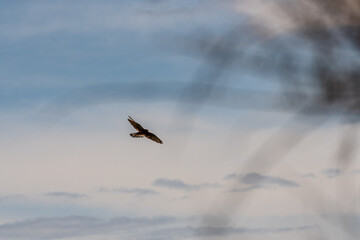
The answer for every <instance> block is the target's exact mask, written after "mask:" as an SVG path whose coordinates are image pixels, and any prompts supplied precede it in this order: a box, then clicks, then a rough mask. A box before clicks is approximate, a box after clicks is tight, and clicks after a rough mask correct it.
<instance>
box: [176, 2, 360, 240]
mask: <svg viewBox="0 0 360 240" xmlns="http://www.w3.org/2000/svg"><path fill="white" fill-rule="evenodd" d="M238 2H239V4H240V3H242V6H243V7H242V8H240V9H239V12H240V13H239V14H244V15H245V16H247V13H248V12H249V11H247V10H248V9H246V8H245V7H246V6H247V5H246V2H247V1H238ZM248 2H251V1H248ZM255 2H256V3H257V4H258V5H257V6H261V7H262V12H259V13H258V15H257V14H256V13H254V12H251V11H250V14H249V15H248V16H247V19H246V20H245V21H244V22H242V23H239V24H238V25H236V26H235V27H234V28H233V29H232V30H231V31H229V32H228V33H227V34H224V35H222V36H216V37H214V36H213V35H212V34H207V33H206V31H203V33H205V34H199V35H195V36H194V35H192V36H189V37H188V38H185V39H186V40H187V41H184V39H181V41H179V46H180V47H181V48H182V49H183V50H184V51H185V52H187V53H191V54H193V55H195V56H200V57H201V58H202V59H203V61H202V64H201V66H200V68H199V69H198V71H197V72H196V73H195V74H194V78H193V81H192V83H191V84H190V85H189V86H188V88H187V89H186V90H185V93H184V94H183V98H181V101H180V102H181V103H184V102H191V103H195V105H197V107H195V108H193V111H194V112H193V113H195V112H196V111H197V110H199V108H200V107H201V106H204V105H212V104H213V102H212V101H211V100H209V99H212V98H213V96H219V97H218V102H222V101H223V97H221V96H227V94H226V93H227V92H228V91H229V92H230V91H231V90H230V89H234V88H232V86H231V85H229V84H226V77H225V76H226V74H227V73H228V72H229V71H230V72H235V74H237V75H238V78H237V79H238V82H237V83H236V86H239V85H240V86H241V81H242V78H243V76H242V74H244V72H246V71H248V72H251V73H252V74H253V75H256V76H257V78H259V79H261V81H263V82H265V81H274V80H277V83H278V86H280V89H278V90H277V91H276V92H277V93H278V94H279V96H281V99H282V102H278V103H279V105H280V106H281V107H285V108H286V109H290V110H292V111H294V117H293V118H291V119H290V121H289V124H292V123H293V122H298V121H301V120H304V119H307V120H309V119H311V118H312V116H314V115H316V116H317V115H326V117H324V118H321V119H317V120H316V121H313V122H312V123H311V126H309V125H306V124H305V125H302V127H299V129H297V130H298V131H297V132H298V133H297V134H296V133H295V134H294V133H292V134H288V133H287V132H286V131H285V129H288V127H289V126H288V125H286V126H282V127H281V128H280V130H279V131H278V132H277V133H275V134H274V135H273V136H271V137H270V138H269V139H268V141H265V143H264V144H263V145H262V146H261V147H260V148H259V149H257V151H256V152H255V153H254V154H253V156H252V157H250V158H249V159H247V161H248V162H247V164H246V165H245V167H244V166H242V168H241V169H239V174H241V173H246V171H247V170H248V169H251V166H254V165H262V167H261V168H260V169H261V170H262V171H263V172H262V173H266V172H269V171H270V170H271V169H272V168H273V167H274V166H276V165H278V164H280V163H281V162H282V160H284V157H285V156H286V154H288V153H289V152H290V151H291V150H292V149H293V148H294V147H296V145H297V144H298V143H299V142H300V141H301V140H302V139H304V138H305V137H306V136H307V135H308V133H310V132H311V131H312V130H314V129H315V128H316V127H318V126H319V125H320V124H321V123H323V122H325V121H326V120H327V119H328V118H330V117H331V116H333V115H337V116H340V117H341V118H342V119H343V120H344V123H346V124H347V129H346V130H345V131H344V132H343V138H342V142H341V144H340V146H339V149H338V150H337V153H335V159H336V164H337V166H338V168H339V169H342V170H349V169H351V166H353V163H354V161H355V159H354V156H355V153H356V144H357V141H356V140H357V135H356V131H357V122H358V121H357V120H358V116H359V114H360V79H359V78H360V1H357V0H298V1H291V0H290V1H281V0H278V1H277V0H272V1H255ZM262 4H263V5H262ZM244 6H245V7H244ZM249 6H252V5H251V4H250V5H249ZM264 9H265V10H264ZM269 16H270V17H269ZM209 32H211V31H209ZM184 42H185V43H184ZM239 82H240V84H239ZM258 84H259V85H261V82H260V83H258ZM224 85H226V86H227V88H224V87H223V86H224ZM233 91H235V92H236V91H237V94H238V95H242V94H244V93H243V92H241V91H240V90H233ZM219 93H221V94H219ZM252 93H254V95H256V98H258V99H261V97H262V96H261V92H256V91H253V92H252V91H248V92H247V94H248V95H252ZM237 94H232V95H234V96H236V95H237ZM208 100H209V101H208ZM236 100H237V99H236V98H232V100H228V103H231V104H228V106H232V107H233V106H236V105H237V104H239V106H241V104H242V103H241V102H240V101H239V102H237V101H236ZM259 103H260V104H265V103H267V99H264V100H263V101H261V100H260V101H259ZM249 104H250V105H251V103H249ZM225 107H226V106H225ZM325 113H326V114H325ZM314 123H316V124H314ZM314 147H316V146H314ZM265 158H271V159H272V160H271V161H264V159H265ZM236 185H237V183H234V188H236ZM346 186H347V188H346V189H339V190H338V199H337V200H339V201H341V200H343V199H345V198H349V197H350V198H354V201H353V205H351V206H349V209H347V210H346V211H345V210H343V209H339V208H338V207H337V202H336V200H335V201H334V200H330V199H327V197H326V196H324V195H322V192H321V189H317V188H316V187H315V186H314V187H313V189H310V191H311V192H312V193H313V195H312V196H311V197H313V201H312V203H311V206H310V207H313V208H315V209H316V210H317V211H318V214H319V216H322V217H323V220H324V221H327V222H328V223H330V224H332V225H333V226H334V227H337V228H339V229H340V230H341V231H343V232H344V236H345V237H346V239H357V238H358V237H360V232H359V226H358V225H357V223H356V222H357V217H352V218H351V219H350V218H349V217H345V216H352V211H355V210H356V204H357V203H356V201H355V199H356V194H357V191H356V185H355V184H354V182H347V184H346ZM249 194H251V193H242V194H241V195H239V196H238V199H237V200H234V198H233V196H232V197H228V198H227V197H224V196H220V197H219V199H218V201H217V202H216V203H215V204H214V205H216V206H220V207H214V209H213V211H212V212H211V213H209V216H205V217H204V219H203V220H204V221H203V223H204V225H212V226H214V225H215V226H220V227H224V228H226V227H228V226H230V225H231V224H230V223H231V220H232V218H233V217H234V214H235V210H236V209H239V208H241V209H244V208H246V206H245V205H244V200H245V199H246V198H247V197H248V195H249ZM320 199H322V201H324V199H325V201H327V204H326V207H327V208H326V209H325V208H324V206H320V205H319V201H320ZM326 212H333V213H336V214H338V215H339V216H343V217H338V218H336V219H335V218H332V217H326V216H323V214H325V213H326ZM324 237H325V238H326V233H324Z"/></svg>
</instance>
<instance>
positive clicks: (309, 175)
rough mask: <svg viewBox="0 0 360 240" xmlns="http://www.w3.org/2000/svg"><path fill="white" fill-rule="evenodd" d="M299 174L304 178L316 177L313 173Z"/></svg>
mask: <svg viewBox="0 0 360 240" xmlns="http://www.w3.org/2000/svg"><path fill="white" fill-rule="evenodd" d="M301 176H302V177H304V178H315V177H316V176H315V174H313V173H306V174H302V175H301Z"/></svg>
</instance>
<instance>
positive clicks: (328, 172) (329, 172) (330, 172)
mask: <svg viewBox="0 0 360 240" xmlns="http://www.w3.org/2000/svg"><path fill="white" fill-rule="evenodd" d="M321 173H322V174H323V175H325V176H326V177H327V178H334V177H338V176H340V175H341V174H342V172H341V170H340V169H336V168H328V169H325V170H323V171H321Z"/></svg>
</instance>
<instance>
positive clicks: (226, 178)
mask: <svg viewBox="0 0 360 240" xmlns="http://www.w3.org/2000/svg"><path fill="white" fill-rule="evenodd" d="M239 176H240V175H238V174H236V173H231V174H228V175H226V176H225V177H224V178H223V179H224V180H231V179H236V178H238V177H239Z"/></svg>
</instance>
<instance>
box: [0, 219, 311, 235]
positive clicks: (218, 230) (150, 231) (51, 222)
mask: <svg viewBox="0 0 360 240" xmlns="http://www.w3.org/2000/svg"><path fill="white" fill-rule="evenodd" d="M312 228H314V226H299V227H274V228H247V227H226V228H223V227H194V226H188V225H187V224H186V223H185V222H182V220H181V219H177V218H173V217H154V218H141V217H138V218H129V217H119V218H114V219H110V220H104V219H99V218H93V217H88V216H68V217H53V218H36V219H32V220H24V221H18V222H13V223H7V224H3V225H0V238H1V239H36V240H39V239H44V240H45V239H59V238H75V237H76V238H77V239H79V238H82V239H85V238H89V237H91V236H96V237H100V238H101V236H105V235H106V236H107V237H109V236H114V237H115V236H118V237H120V236H121V237H122V238H126V239H137V240H148V239H149V240H150V239H179V238H189V237H210V236H227V235H237V234H261V235H262V234H269V233H284V232H297V231H305V230H309V229H312Z"/></svg>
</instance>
